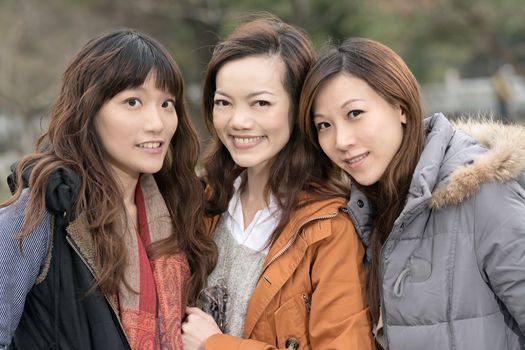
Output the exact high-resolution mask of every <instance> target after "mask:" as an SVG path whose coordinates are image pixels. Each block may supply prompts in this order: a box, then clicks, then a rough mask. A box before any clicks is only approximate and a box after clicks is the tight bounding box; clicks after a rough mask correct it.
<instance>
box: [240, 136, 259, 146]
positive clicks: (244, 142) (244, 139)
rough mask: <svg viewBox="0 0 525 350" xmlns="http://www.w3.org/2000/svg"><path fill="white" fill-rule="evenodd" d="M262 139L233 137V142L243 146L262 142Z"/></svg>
mask: <svg viewBox="0 0 525 350" xmlns="http://www.w3.org/2000/svg"><path fill="white" fill-rule="evenodd" d="M262 138H263V137H262V136H253V137H240V136H233V140H234V141H235V143H241V144H247V143H253V142H257V141H260V140H261V139H262Z"/></svg>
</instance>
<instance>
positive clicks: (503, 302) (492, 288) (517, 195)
mask: <svg viewBox="0 0 525 350" xmlns="http://www.w3.org/2000/svg"><path fill="white" fill-rule="evenodd" d="M425 123H426V124H425V125H426V126H427V141H426V145H425V149H424V151H423V153H422V155H421V158H420V160H419V163H418V165H417V167H416V170H415V173H414V177H413V178H412V182H411V185H410V190H409V194H408V199H407V203H406V206H405V208H404V209H403V211H402V213H401V215H400V216H399V217H398V219H397V220H396V222H395V224H394V228H393V230H392V232H391V233H390V236H389V238H388V240H387V241H386V242H385V244H384V246H383V248H382V251H381V258H380V261H381V265H380V286H381V296H382V300H381V305H382V308H381V312H382V318H383V322H384V334H385V338H386V341H387V343H388V349H390V350H412V349H413V350H422V349H425V350H432V349H436V350H438V349H439V350H447V349H468V350H470V349H476V350H483V349H486V350H501V349H524V344H525V337H524V334H525V176H524V175H523V174H524V170H525V129H524V128H522V127H519V126H503V125H498V124H495V123H488V122H482V123H472V122H465V123H461V124H458V125H457V128H454V127H453V126H452V125H451V124H450V123H449V122H448V121H447V119H446V118H445V117H444V116H443V115H441V114H436V115H434V116H432V117H430V118H428V119H427V120H425ZM459 129H462V130H463V131H461V130H459ZM469 135H470V136H469ZM348 209H349V215H350V216H351V217H352V220H353V221H354V224H355V225H356V228H357V230H358V233H359V234H360V235H361V238H362V239H363V241H364V242H365V244H368V241H369V235H370V228H371V227H370V226H371V220H372V218H373V216H374V213H373V212H371V210H370V206H369V204H368V203H367V199H366V197H365V196H364V194H363V193H362V192H360V191H359V190H357V189H355V188H354V189H352V191H351V195H350V201H349V202H348Z"/></svg>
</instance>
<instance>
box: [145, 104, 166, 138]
mask: <svg viewBox="0 0 525 350" xmlns="http://www.w3.org/2000/svg"><path fill="white" fill-rule="evenodd" d="M146 113H147V114H146V118H145V125H144V128H145V129H146V131H150V132H155V133H159V132H161V131H162V130H163V129H164V119H163V117H162V111H161V108H160V107H157V106H151V107H150V108H148V109H147V111H146Z"/></svg>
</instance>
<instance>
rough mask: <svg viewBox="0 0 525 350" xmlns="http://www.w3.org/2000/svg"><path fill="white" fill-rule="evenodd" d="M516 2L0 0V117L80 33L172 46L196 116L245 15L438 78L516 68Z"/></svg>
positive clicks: (45, 100) (48, 74)
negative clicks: (203, 85) (220, 44)
mask: <svg viewBox="0 0 525 350" xmlns="http://www.w3.org/2000/svg"><path fill="white" fill-rule="evenodd" d="M522 2H523V0H499V1H496V0H371V1H358V0H347V1H333V0H291V1H273V0H177V1H175V0H113V1H107V0H73V1H71V0H69V1H68V0H47V1H45V2H44V1H40V0H0V114H1V113H3V114H8V115H12V116H16V117H17V118H20V119H23V120H24V123H29V122H30V121H31V120H33V119H34V118H38V117H41V116H42V115H43V114H44V113H45V110H46V109H47V107H48V105H49V104H50V103H51V102H52V100H53V98H54V96H55V95H56V93H57V89H58V86H59V79H60V74H61V72H62V71H63V70H64V68H65V66H66V65H67V62H68V60H69V59H70V57H71V55H72V54H73V52H75V51H76V50H77V49H78V48H79V47H80V46H81V45H82V44H83V43H84V42H85V41H86V40H87V38H89V37H92V36H93V35H95V34H98V33H101V32H105V31H108V30H110V29H113V28H118V27H133V28H137V29H139V30H142V31H144V32H146V33H149V34H151V35H152V36H154V37H155V38H157V39H158V40H160V41H161V42H162V43H163V44H164V45H166V47H167V48H168V49H169V50H170V51H171V52H172V54H173V55H174V57H175V59H176V60H177V62H178V63H179V65H180V66H181V69H182V71H183V73H184V75H185V78H186V81H187V82H188V83H189V84H188V85H189V91H190V97H192V101H193V105H192V106H193V113H194V115H195V116H198V97H199V88H198V86H199V83H200V82H201V79H202V72H203V71H204V69H205V65H206V63H207V61H208V59H209V57H210V55H211V52H212V48H213V45H214V44H215V43H216V42H217V40H219V39H220V38H223V37H225V36H226V35H227V34H228V33H230V32H231V30H232V29H233V28H234V26H235V25H237V24H238V23H239V21H240V20H241V19H242V18H245V17H246V14H247V13H249V12H253V11H268V12H271V13H274V14H276V15H278V16H279V17H281V18H282V19H283V20H285V21H288V22H290V23H293V24H296V25H299V26H300V27H302V28H304V29H306V30H307V31H308V33H309V34H310V35H311V37H312V40H313V41H314V43H315V45H316V46H317V47H318V48H319V49H320V50H322V49H323V47H324V46H325V44H326V41H327V39H329V38H331V39H332V40H333V41H340V40H342V39H344V38H346V37H348V36H367V37H371V38H374V39H377V40H379V41H381V42H384V43H385V44H387V45H389V46H391V47H392V48H393V49H394V50H396V51H397V52H399V53H400V54H401V56H402V57H404V58H405V59H406V60H407V62H408V64H409V66H410V67H411V68H412V69H413V71H414V72H415V74H416V76H417V78H418V79H419V80H420V81H421V82H427V81H438V80H442V77H443V74H444V72H445V70H446V69H447V68H449V67H459V68H460V69H461V73H462V74H463V75H466V76H474V75H486V76H487V75H490V74H491V70H492V69H494V67H495V66H497V65H499V64H500V63H501V62H508V63H511V64H513V65H514V66H515V67H516V70H517V72H518V73H521V74H525V22H524V21H523V18H524V17H525V16H524V15H525V6H523V4H522ZM195 120H196V121H197V122H199V121H200V118H195ZM198 124H200V123H198ZM28 130H29V129H28ZM201 130H202V129H201ZM34 138H35V135H33V134H31V133H29V132H28V133H27V134H26V139H27V140H30V141H31V142H28V141H27V140H25V141H24V142H23V143H22V146H19V148H20V149H23V150H25V151H26V150H27V149H28V146H27V145H28V144H31V145H32V144H33V141H34ZM16 141H18V140H15V141H14V142H16Z"/></svg>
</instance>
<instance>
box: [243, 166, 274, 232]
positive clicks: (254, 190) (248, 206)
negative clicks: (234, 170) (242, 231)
mask: <svg viewBox="0 0 525 350" xmlns="http://www.w3.org/2000/svg"><path fill="white" fill-rule="evenodd" d="M268 178H269V173H268V170H267V169H261V170H257V169H254V168H249V169H247V170H246V185H245V187H244V189H243V191H242V193H241V202H242V212H243V216H244V227H245V228H246V227H248V225H249V224H250V222H251V221H252V219H253V217H254V216H255V214H256V213H257V211H258V210H260V209H262V208H265V207H267V206H268V204H267V202H266V198H265V196H264V190H265V188H266V185H267V183H268Z"/></svg>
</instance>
